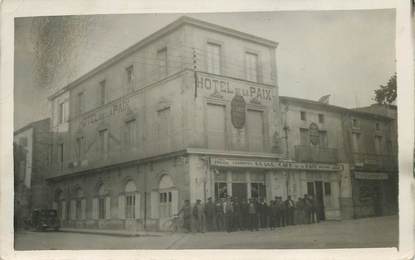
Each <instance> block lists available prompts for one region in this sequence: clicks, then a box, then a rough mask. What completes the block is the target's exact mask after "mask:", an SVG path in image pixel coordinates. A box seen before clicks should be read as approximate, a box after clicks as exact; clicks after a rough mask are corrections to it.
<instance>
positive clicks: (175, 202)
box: [171, 190, 179, 215]
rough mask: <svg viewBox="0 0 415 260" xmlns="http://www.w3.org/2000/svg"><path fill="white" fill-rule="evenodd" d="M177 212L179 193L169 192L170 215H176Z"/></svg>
mask: <svg viewBox="0 0 415 260" xmlns="http://www.w3.org/2000/svg"><path fill="white" fill-rule="evenodd" d="M177 212H179V192H178V191H177V190H172V191H171V214H172V215H176V214H177Z"/></svg>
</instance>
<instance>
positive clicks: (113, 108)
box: [80, 98, 129, 128]
mask: <svg viewBox="0 0 415 260" xmlns="http://www.w3.org/2000/svg"><path fill="white" fill-rule="evenodd" d="M128 102H129V100H128V99H126V98H125V99H122V100H120V101H118V102H116V103H114V104H111V105H110V106H109V107H105V108H104V109H103V110H100V111H97V112H93V113H90V114H88V115H86V116H84V117H83V118H82V119H81V122H80V127H82V128H83V127H87V126H89V125H92V124H94V123H96V122H98V121H101V120H103V119H104V118H109V117H112V116H115V115H118V114H121V113H124V112H126V111H127V110H128V108H129V106H128Z"/></svg>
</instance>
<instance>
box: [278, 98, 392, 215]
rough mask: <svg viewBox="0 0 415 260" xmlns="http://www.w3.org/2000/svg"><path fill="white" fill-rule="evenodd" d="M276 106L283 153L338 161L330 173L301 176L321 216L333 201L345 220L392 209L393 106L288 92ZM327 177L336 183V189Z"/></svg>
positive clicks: (298, 158)
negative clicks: (353, 104) (347, 103)
mask: <svg viewBox="0 0 415 260" xmlns="http://www.w3.org/2000/svg"><path fill="white" fill-rule="evenodd" d="M280 105H281V118H282V121H283V125H284V136H285V139H286V157H287V158H290V159H292V160H294V161H297V162H317V163H335V164H337V165H339V166H340V165H341V169H342V170H341V171H339V172H337V173H334V174H330V173H326V174H323V173H321V174H314V175H311V176H310V175H309V176H304V180H306V181H307V190H306V191H305V192H306V193H307V194H312V195H314V196H315V197H316V198H317V199H318V200H319V202H320V204H321V205H323V209H322V210H323V211H324V212H322V213H321V214H320V216H322V218H325V217H326V216H329V215H330V211H332V210H333V209H334V208H333V205H335V206H336V207H335V208H336V209H339V210H340V212H339V216H341V217H342V218H346V219H347V218H358V217H368V216H380V215H390V214H395V213H397V205H398V202H397V198H398V165H397V132H396V129H397V128H396V126H397V125H396V107H394V106H384V105H372V106H370V107H365V108H358V109H346V108H343V107H338V106H333V105H329V104H328V103H322V102H317V101H312V100H305V99H299V98H292V97H280ZM328 180H332V181H333V182H334V183H337V184H338V187H339V190H337V191H336V193H334V194H333V187H330V186H329V185H328V184H326V183H327V181H328ZM336 187H337V185H336ZM333 195H334V197H333Z"/></svg>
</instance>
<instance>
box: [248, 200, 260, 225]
mask: <svg viewBox="0 0 415 260" xmlns="http://www.w3.org/2000/svg"><path fill="white" fill-rule="evenodd" d="M248 215H249V230H251V231H254V228H255V230H258V222H257V209H256V203H255V202H254V201H253V199H249V204H248Z"/></svg>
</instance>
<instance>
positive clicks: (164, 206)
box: [160, 191, 172, 218]
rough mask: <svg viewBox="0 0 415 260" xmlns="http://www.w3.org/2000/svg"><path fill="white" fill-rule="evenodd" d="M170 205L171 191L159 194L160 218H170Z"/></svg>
mask: <svg viewBox="0 0 415 260" xmlns="http://www.w3.org/2000/svg"><path fill="white" fill-rule="evenodd" d="M171 203H172V193H171V191H166V192H160V217H162V218H163V217H170V216H171Z"/></svg>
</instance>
